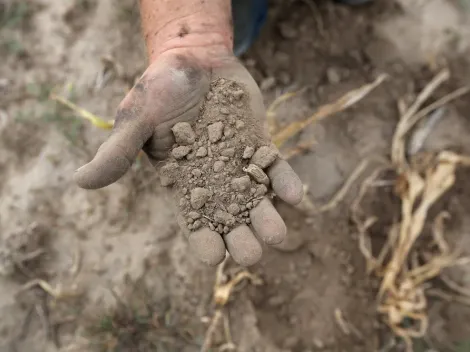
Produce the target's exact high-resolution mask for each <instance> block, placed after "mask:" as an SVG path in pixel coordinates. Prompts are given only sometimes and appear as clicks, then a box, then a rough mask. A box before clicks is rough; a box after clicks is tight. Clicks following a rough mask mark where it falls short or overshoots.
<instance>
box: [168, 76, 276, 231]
mask: <svg viewBox="0 0 470 352" xmlns="http://www.w3.org/2000/svg"><path fill="white" fill-rule="evenodd" d="M258 124H259V122H257V121H256V120H255V119H254V117H253V113H252V111H251V108H250V96H249V95H248V93H247V92H246V90H245V89H243V87H241V86H240V85H239V84H237V83H236V82H233V81H229V80H226V79H218V80H215V81H213V82H212V84H211V89H210V91H209V93H208V94H207V95H206V99H205V101H204V104H203V106H202V107H201V111H200V114H199V117H198V119H197V121H196V122H195V123H193V124H190V123H188V122H180V123H177V124H176V125H175V126H173V128H172V131H173V134H174V136H175V141H176V144H175V145H174V146H173V148H172V150H171V152H170V155H169V158H168V160H167V161H166V163H165V165H164V166H163V167H162V168H161V169H160V180H161V183H162V185H163V186H173V187H174V189H175V191H176V192H175V193H176V196H177V198H178V202H179V208H180V213H181V215H182V217H183V219H184V221H185V225H186V226H187V228H188V230H190V231H195V230H198V229H199V228H202V227H209V228H210V229H211V230H215V231H217V232H218V233H220V234H226V233H228V232H229V231H230V230H231V229H233V228H234V227H236V226H237V225H240V224H249V223H250V218H249V211H250V209H252V208H254V207H255V206H257V205H258V203H259V202H260V201H261V199H263V197H265V196H267V195H268V196H269V195H271V192H270V191H269V188H268V187H269V178H268V176H267V175H266V173H265V171H264V169H266V168H268V167H269V166H270V165H271V164H272V163H273V162H274V161H275V160H276V158H277V156H278V153H277V151H276V149H275V148H273V147H272V146H271V145H270V142H269V140H267V139H266V137H265V136H264V135H262V133H261V132H260V128H259V126H257V125H258Z"/></svg>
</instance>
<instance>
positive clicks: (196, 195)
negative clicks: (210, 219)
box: [191, 187, 210, 209]
mask: <svg viewBox="0 0 470 352" xmlns="http://www.w3.org/2000/svg"><path fill="white" fill-rule="evenodd" d="M209 198H210V192H209V190H207V189H205V188H200V187H197V188H194V189H193V190H192V191H191V207H192V208H193V209H201V208H202V207H203V206H204V204H206V202H207V201H208V200H209Z"/></svg>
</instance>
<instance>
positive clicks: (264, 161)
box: [251, 146, 278, 169]
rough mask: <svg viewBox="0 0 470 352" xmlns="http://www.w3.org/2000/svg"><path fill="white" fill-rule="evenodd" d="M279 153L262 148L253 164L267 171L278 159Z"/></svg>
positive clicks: (255, 155) (268, 148)
mask: <svg viewBox="0 0 470 352" xmlns="http://www.w3.org/2000/svg"><path fill="white" fill-rule="evenodd" d="M277 155H278V154H277V151H276V150H275V149H273V148H271V147H268V146H263V147H260V148H259V149H258V150H257V151H256V152H255V154H254V155H253V157H252V158H251V162H252V163H253V164H255V165H258V166H259V167H260V168H262V169H265V168H267V167H268V166H270V165H271V164H272V163H273V162H274V160H276V158H277Z"/></svg>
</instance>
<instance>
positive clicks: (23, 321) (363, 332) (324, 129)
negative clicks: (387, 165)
mask: <svg viewBox="0 0 470 352" xmlns="http://www.w3.org/2000/svg"><path fill="white" fill-rule="evenodd" d="M136 6H137V5H136V4H135V3H134V2H133V1H132V0H123V1H113V0H101V1H97V0H75V1H63V0H38V1H24V0H17V1H15V0H2V1H0V24H1V27H0V31H1V35H0V59H1V61H2V65H1V66H0V192H1V197H0V229H1V231H0V240H1V242H0V273H1V274H2V276H1V277H0V316H1V319H0V351H2V352H3V351H8V352H10V351H11V352H13V351H18V352H23V351H24V352H26V351H27V352H36V351H41V352H42V351H45V352H50V351H69V352H70V351H185V352H190V351H199V350H200V348H201V345H202V344H203V341H204V337H205V334H206V330H207V327H208V325H209V322H210V318H211V317H212V315H213V313H214V305H213V304H212V293H213V285H214V279H215V272H216V269H215V268H210V267H207V266H205V265H204V264H202V263H200V262H199V261H198V260H197V259H196V258H195V257H193V256H192V255H191V253H190V252H189V251H188V244H187V242H186V240H185V236H184V235H183V234H182V233H181V232H180V230H179V227H178V225H177V221H176V218H175V216H174V212H173V210H174V209H172V207H171V206H169V204H172V203H173V202H172V201H171V195H169V194H168V190H165V189H164V188H163V187H161V186H160V179H159V176H158V174H157V173H156V171H155V170H154V169H153V167H152V166H151V165H150V164H149V162H148V161H147V160H146V159H145V157H143V158H141V159H139V161H138V162H137V163H136V164H135V165H134V167H133V169H132V170H131V172H129V173H128V174H127V175H126V176H125V177H124V178H123V179H122V180H121V181H120V182H118V183H117V184H114V185H112V186H109V187H106V188H104V189H101V190H98V191H85V190H82V189H79V188H78V187H76V186H75V185H74V184H73V183H72V175H73V172H74V170H75V169H76V168H78V167H79V166H81V165H83V164H84V163H85V162H86V161H88V160H89V159H90V158H91V157H92V155H93V153H94V152H95V151H96V149H97V147H98V146H99V145H100V143H102V142H103V141H104V140H105V138H106V135H107V134H108V133H109V131H106V130H102V129H98V128H96V127H94V126H92V125H91V124H89V123H88V122H86V121H85V120H82V119H79V118H77V117H76V116H77V115H76V114H75V113H73V112H72V111H71V110H69V109H68V108H65V107H63V106H60V105H58V104H57V103H54V102H53V101H51V100H49V99H48V97H49V94H50V92H51V91H52V92H54V93H55V94H57V95H60V96H65V97H68V98H69V99H70V100H71V101H73V102H74V103H75V104H77V105H79V106H80V107H82V108H84V109H86V110H88V111H90V112H93V113H94V114H97V115H99V116H102V117H105V118H107V119H112V117H113V114H114V112H115V109H116V107H117V105H118V103H119V101H120V100H121V99H122V97H123V96H124V95H125V93H126V92H127V91H128V90H129V89H130V87H131V86H132V85H133V83H134V80H135V79H136V78H137V77H138V76H139V75H140V74H141V73H142V72H143V71H144V69H145V66H146V62H145V59H144V57H145V55H144V50H143V43H142V39H141V37H140V33H139V23H138V11H137V7H136ZM469 34H470V3H468V1H465V0H462V1H451V0H415V1H407V0H395V1H391V0H383V1H380V0H379V1H377V2H376V3H375V4H374V5H371V6H365V7H361V8H356V9H351V8H348V7H343V6H339V5H336V4H334V3H332V2H330V1H313V0H303V1H300V0H297V1H294V0H292V1H282V0H276V1H272V4H271V10H270V13H269V20H268V24H267V26H266V27H265V28H264V30H263V32H262V35H261V37H260V39H259V40H258V41H257V42H256V45H254V47H253V48H252V49H251V50H250V52H249V53H248V54H247V55H245V56H244V57H243V58H242V60H243V61H244V62H245V64H246V65H247V67H248V69H249V70H250V72H251V73H252V74H253V76H254V77H255V79H256V80H257V81H258V83H259V84H260V87H261V88H262V90H263V94H264V97H265V103H266V105H267V106H269V105H270V104H271V103H272V102H273V101H274V100H275V99H276V98H277V97H279V96H280V95H282V94H283V93H286V92H294V91H298V90H299V89H303V90H302V91H301V93H299V94H298V95H296V96H295V97H293V98H291V99H289V100H287V101H285V102H284V103H282V104H281V105H280V106H279V107H278V108H277V110H276V117H277V122H278V124H279V125H280V126H281V127H282V126H285V125H286V124H288V123H290V122H292V121H298V120H303V119H305V118H306V117H308V116H310V115H311V114H312V113H313V112H314V111H315V110H316V109H317V108H318V107H319V106H321V105H323V104H326V103H330V102H332V101H334V100H336V99H337V98H339V97H341V96H342V95H343V94H345V93H347V92H349V91H351V90H352V89H355V88H358V87H360V86H362V85H363V84H365V83H368V82H371V81H373V80H374V79H375V78H376V77H377V76H378V75H379V74H381V73H387V74H388V75H389V78H388V80H387V81H386V82H385V83H383V84H382V85H380V86H379V87H378V88H377V89H375V90H374V91H373V92H372V93H371V94H370V95H369V96H367V97H366V98H364V99H363V100H362V101H360V102H359V103H357V104H356V105H354V106H353V107H352V108H350V109H348V110H346V111H344V112H341V113H339V114H337V115H335V116H332V117H330V118H327V119H325V120H323V121H321V122H319V123H317V124H314V125H310V126H308V127H307V128H306V129H304V130H303V131H302V132H301V133H300V134H299V135H298V136H296V137H295V138H293V139H292V140H291V141H289V143H288V144H287V145H286V147H285V150H284V151H286V150H289V148H294V147H295V146H296V145H305V144H306V143H309V142H311V141H312V140H314V141H315V144H314V145H313V146H312V147H311V148H310V149H308V150H306V151H304V152H302V153H300V154H297V155H296V156H294V157H292V158H291V159H290V160H289V161H290V162H291V165H292V166H293V168H294V169H295V170H296V171H297V172H298V174H299V176H300V177H301V179H302V181H303V182H304V184H305V185H306V186H307V188H308V192H307V194H308V199H309V200H310V201H311V202H312V203H313V204H315V205H316V206H317V207H320V206H321V205H322V204H326V203H327V202H328V200H330V199H331V197H332V196H334V194H335V193H336V192H337V191H338V190H339V189H340V188H341V186H342V185H343V183H344V182H345V181H346V180H347V179H348V177H349V175H350V174H351V173H352V172H353V170H354V169H355V168H356V166H357V165H358V164H359V163H360V162H361V161H362V160H364V159H366V158H368V157H372V156H374V157H377V156H379V157H383V158H389V153H390V144H391V139H392V135H393V132H394V129H395V126H396V124H397V121H398V117H399V110H398V101H399V100H400V99H405V101H407V102H409V101H410V97H411V98H413V97H416V94H417V93H418V92H420V91H421V90H422V88H424V86H425V85H426V84H427V83H428V82H429V80H430V79H431V78H432V77H434V76H435V75H436V74H437V72H439V71H440V70H441V69H442V68H444V67H448V68H449V69H450V73H451V78H450V79H449V81H448V82H447V83H445V84H444V85H443V86H442V87H441V88H439V90H438V91H436V92H435V93H434V94H433V96H432V100H436V99H438V98H439V97H442V96H444V95H445V94H447V93H449V92H450V91H452V90H454V89H455V88H457V87H461V86H463V85H466V84H470V61H469V57H470V55H469V49H470V46H469V45H470V36H469ZM468 102H470V96H468V95H467V96H464V97H462V98H459V99H457V100H455V101H453V102H452V103H451V104H448V105H447V109H446V113H445V116H444V117H443V118H441V119H440V120H439V121H438V122H437V123H436V124H435V125H434V127H433V128H432V131H431V132H430V134H429V136H427V138H426V139H425V140H424V144H423V147H422V150H425V151H428V152H437V151H440V150H444V149H445V150H453V151H456V152H459V153H462V154H467V155H469V154H470V138H469V137H468V136H469V132H470V123H469V119H468V116H469V114H470V104H469V103H468ZM367 175H368V172H367V171H366V172H365V175H364V176H363V177H362V178H360V179H359V180H358V181H357V182H355V183H354V184H353V186H352V187H351V188H350V189H349V191H348V193H347V195H346V197H345V198H344V199H343V200H342V201H341V202H339V204H338V205H337V206H336V207H333V208H332V209H330V210H329V211H325V212H320V211H311V210H308V209H307V208H308V207H307V208H306V207H305V204H303V205H304V207H290V206H286V205H285V204H281V203H279V204H277V207H278V210H279V212H280V213H281V214H282V215H283V217H284V218H285V220H286V224H287V227H288V236H289V240H288V241H287V242H286V243H283V244H282V245H280V246H279V248H278V249H272V248H267V247H266V248H263V252H264V254H263V259H262V261H261V263H260V264H258V265H255V266H254V267H252V268H250V269H249V271H250V272H251V273H253V274H255V275H257V277H259V278H260V279H261V280H262V284H260V285H251V284H249V283H247V282H243V283H241V284H240V285H239V286H237V288H236V289H235V291H234V292H233V293H232V298H231V300H230V301H229V302H228V304H227V305H226V307H225V308H224V312H226V316H227V322H228V323H229V326H230V331H231V335H232V339H233V344H234V345H235V346H236V350H237V351H240V352H251V351H253V352H254V351H256V352H263V351H266V352H268V351H269V352H278V351H279V352H280V351H282V352H288V351H291V352H313V351H331V352H335V351H341V352H342V351H344V352H346V351H347V352H354V351H358V352H359V351H360V352H364V351H365V352H368V351H404V348H405V345H404V344H403V342H402V341H400V339H395V338H394V337H393V334H391V332H390V329H389V328H388V327H387V326H386V325H385V324H383V322H382V320H381V316H380V315H379V314H378V313H377V305H376V297H377V289H378V285H379V282H378V281H377V280H376V279H375V278H374V276H373V275H368V274H367V273H366V265H365V260H364V257H363V255H362V254H361V252H360V250H359V246H358V237H357V228H356V226H355V224H354V223H353V221H352V220H351V211H350V209H351V208H350V207H351V204H352V202H353V201H354V199H355V197H356V196H357V193H358V190H359V184H360V181H361V180H363V178H365V177H367ZM469 177H470V173H469V172H468V169H467V171H465V169H462V170H461V171H459V172H458V173H457V181H456V184H455V186H454V187H453V188H452V190H451V191H450V192H449V193H448V194H446V195H445V196H444V197H443V198H442V199H441V200H440V202H439V203H438V204H437V205H436V206H437V207H438V208H439V209H440V210H442V209H444V210H447V211H448V212H449V213H450V214H451V217H450V219H448V220H447V221H446V233H445V237H446V239H447V242H448V243H449V245H450V246H451V247H452V248H458V249H459V250H460V254H461V255H462V256H465V255H469V254H470V236H469V233H470V217H469V215H468V209H470V208H469V207H470V187H469V186H467V185H468V184H469V180H470V178H469ZM383 179H384V180H385V181H387V180H390V178H389V179H387V175H384V176H383ZM383 184H385V186H383V187H381V188H380V189H378V190H377V192H376V193H374V194H372V195H369V197H368V198H367V199H366V200H365V204H364V207H365V208H366V209H369V210H371V211H372V210H373V212H374V215H377V216H378V217H379V219H380V221H379V222H378V223H377V224H376V225H375V226H374V227H373V228H372V229H371V236H372V243H373V247H374V246H376V247H377V246H380V245H381V244H383V243H384V236H385V234H386V232H385V231H383V229H385V228H388V227H390V226H391V224H392V223H393V222H394V221H395V220H396V217H397V216H398V214H399V211H398V209H399V208H398V200H397V198H396V196H395V195H394V187H393V182H389V183H388V185H387V182H384V183H383ZM434 211H436V212H437V211H438V209H434ZM222 231H223V229H222ZM238 270H240V269H237V267H236V265H235V264H234V263H232V262H228V263H227V266H226V268H225V273H226V274H227V275H229V276H230V275H233V274H234V273H236V272H237V271H238ZM444 273H445V275H446V277H451V278H452V279H453V280H454V281H455V282H458V283H459V284H460V285H461V286H463V287H465V286H467V287H468V286H469V285H470V267H469V264H468V263H467V264H465V263H464V264H463V265H460V266H458V267H455V268H450V269H445V270H444ZM34 279H42V280H44V281H41V282H40V284H38V285H34V283H35V282H33V284H31V280H34ZM28 283H29V285H28ZM36 283H37V281H36ZM45 283H48V284H49V285H50V286H51V287H50V288H51V289H52V290H51V289H49V288H48V287H47V286H46V285H45ZM25 284H26V285H27V286H24V285H25ZM430 284H432V285H433V287H437V288H439V287H441V286H443V285H442V282H440V280H439V279H434V280H432V281H431V282H430ZM41 285H42V286H41ZM46 291H50V292H48V293H47V292H46ZM54 296H56V297H54ZM468 301H470V299H469V300H468ZM427 313H428V316H429V322H430V326H429V329H428V330H427V334H426V335H425V337H424V338H420V339H417V341H415V351H469V350H470V347H469V346H470V340H469V338H468V336H470V309H469V308H468V307H467V306H466V305H465V304H463V303H455V302H451V301H449V299H445V297H429V299H428V310H427ZM223 325H224V324H223V322H221V324H220V326H219V327H218V328H217V330H216V332H215V334H214V336H213V345H214V346H221V345H223V344H225V343H226V342H227V340H226V336H225V335H224V333H223V332H224V329H223ZM226 346H227V345H226ZM465 346H467V347H465ZM229 347H230V345H229ZM219 350H220V349H219V348H218V347H214V349H213V351H219Z"/></svg>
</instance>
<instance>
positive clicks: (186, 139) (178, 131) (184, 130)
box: [171, 122, 196, 145]
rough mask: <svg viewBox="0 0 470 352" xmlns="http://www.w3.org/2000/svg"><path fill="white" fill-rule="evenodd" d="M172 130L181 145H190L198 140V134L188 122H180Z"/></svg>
mask: <svg viewBox="0 0 470 352" xmlns="http://www.w3.org/2000/svg"><path fill="white" fill-rule="evenodd" d="M171 130H172V131H173V135H174V136H175V140H176V143H177V144H179V145H190V144H193V143H194V141H195V140H196V134H195V133H194V131H193V129H192V127H191V125H190V124H189V123H188V122H178V123H177V124H176V125H174V126H173V128H172V129H171Z"/></svg>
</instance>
